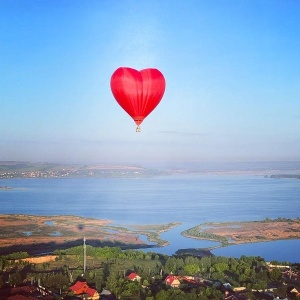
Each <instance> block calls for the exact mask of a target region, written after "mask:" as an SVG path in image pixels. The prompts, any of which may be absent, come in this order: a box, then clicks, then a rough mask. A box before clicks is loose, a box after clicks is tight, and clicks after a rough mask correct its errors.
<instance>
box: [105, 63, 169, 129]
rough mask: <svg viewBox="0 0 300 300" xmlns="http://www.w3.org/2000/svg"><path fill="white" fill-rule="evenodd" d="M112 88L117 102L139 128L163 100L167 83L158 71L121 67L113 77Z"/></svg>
mask: <svg viewBox="0 0 300 300" xmlns="http://www.w3.org/2000/svg"><path fill="white" fill-rule="evenodd" d="M110 87H111V91H112V93H113V95H114V97H115V99H116V100H117V102H118V103H119V104H120V106H121V107H122V108H123V109H124V110H125V111H126V112H127V113H128V114H129V115H130V116H131V117H132V118H133V120H134V121H135V123H136V124H137V125H138V126H139V125H140V124H141V123H142V122H143V120H144V119H145V118H146V117H147V116H148V115H149V114H150V113H151V112H152V111H153V110H154V108H155V107H156V106H157V105H158V103H159V102H160V100H161V99H162V97H163V95H164V92H165V88H166V82H165V78H164V76H163V74H162V73H161V72H160V71H159V70H157V69H144V70H141V71H137V70H135V69H132V68H127V67H121V68H118V69H117V70H116V71H115V72H114V73H113V75H112V76H111V80H110Z"/></svg>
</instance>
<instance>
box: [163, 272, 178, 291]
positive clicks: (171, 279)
mask: <svg viewBox="0 0 300 300" xmlns="http://www.w3.org/2000/svg"><path fill="white" fill-rule="evenodd" d="M179 278H180V277H179V276H174V275H168V276H167V277H166V278H165V280H164V283H165V284H166V285H169V286H171V287H174V288H175V287H179V285H180V281H179Z"/></svg>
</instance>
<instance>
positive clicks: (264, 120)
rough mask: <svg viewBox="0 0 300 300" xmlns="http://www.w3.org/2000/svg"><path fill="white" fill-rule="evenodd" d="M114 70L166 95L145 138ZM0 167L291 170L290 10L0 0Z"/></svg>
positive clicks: (296, 88)
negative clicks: (144, 76) (156, 75)
mask: <svg viewBox="0 0 300 300" xmlns="http://www.w3.org/2000/svg"><path fill="white" fill-rule="evenodd" d="M120 66H126V67H131V68H135V69H137V70H141V69H144V68H149V67H151V68H157V69H159V70H160V71H161V72H162V73H163V74H164V76H165V79H166V82H167V87H166V92H165V95H164V97H163V99H162V101H161V102H160V104H159V106H158V107H157V108H156V109H155V110H154V111H153V112H152V113H151V114H150V115H149V116H148V117H147V118H146V119H145V121H144V122H143V124H142V126H141V127H142V132H141V133H136V132H135V124H134V122H133V120H132V119H131V118H130V117H129V116H128V115H127V114H126V113H125V112H124V111H123V110H122V109H121V107H120V106H119V105H118V104H117V102H116V101H115V99H114V98H113V96H112V94H111V90H110V77H111V75H112V73H113V72H114V71H115V70H116V69H117V68H118V67H120ZM0 70H1V74H0V104H1V107H0V160H27V161H46V162H75V163H76V162H77V163H83V162H84V163H94V162H95V163H103V162H108V163H111V162H118V163H119V162H124V163H136V164H139V163H143V162H207V161H217V162H218V161H220V162H221V161H222V162H223V161H225V162H226V161H275V160H286V161H292V160H298V161H299V160H300V2H299V1H297V0H285V1H282V0H278V1H276V0H269V1H266V0H259V1H258V0H243V1H241V0H228V1H221V0H219V1H217V0H201V1H199V0H187V1H174V0H163V1H161V0H151V1H150V0H141V1H137V0H136V1H131V0H121V1H119V0H118V1H117V0H98V1H93V0H89V1H84V0H81V1H79V0H68V1H67V0H43V1H42V0H40V1H37V0H36V1H35V0H1V1H0Z"/></svg>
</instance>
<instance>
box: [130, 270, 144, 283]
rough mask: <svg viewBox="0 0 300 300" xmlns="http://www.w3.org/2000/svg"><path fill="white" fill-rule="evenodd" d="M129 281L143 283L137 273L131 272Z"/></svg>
mask: <svg viewBox="0 0 300 300" xmlns="http://www.w3.org/2000/svg"><path fill="white" fill-rule="evenodd" d="M127 279H129V280H131V281H137V282H140V281H141V277H140V276H139V275H138V274H137V273H135V272H131V273H130V274H129V275H128V276H127Z"/></svg>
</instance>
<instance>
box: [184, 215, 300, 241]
mask: <svg viewBox="0 0 300 300" xmlns="http://www.w3.org/2000/svg"><path fill="white" fill-rule="evenodd" d="M182 235H183V236H185V237H190V238H195V239H205V240H212V241H218V242H220V246H226V245H234V244H245V243H256V242H266V241H273V240H284V239H299V238H300V219H299V218H298V219H286V218H278V219H269V218H266V219H265V220H263V221H250V222H225V223H216V222H210V223H205V224H200V225H197V226H195V227H193V228H190V229H188V230H185V231H184V232H182Z"/></svg>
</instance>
